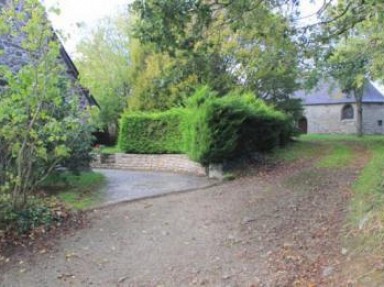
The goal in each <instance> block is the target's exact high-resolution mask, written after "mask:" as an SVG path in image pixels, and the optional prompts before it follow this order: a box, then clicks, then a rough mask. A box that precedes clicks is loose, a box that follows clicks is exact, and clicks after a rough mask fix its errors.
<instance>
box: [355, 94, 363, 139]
mask: <svg viewBox="0 0 384 287" xmlns="http://www.w3.org/2000/svg"><path fill="white" fill-rule="evenodd" d="M355 98H356V107H357V123H356V124H357V125H356V130H357V136H358V137H362V136H363V95H362V91H357V92H355Z"/></svg>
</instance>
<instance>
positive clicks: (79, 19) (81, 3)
mask: <svg viewBox="0 0 384 287" xmlns="http://www.w3.org/2000/svg"><path fill="white" fill-rule="evenodd" d="M130 1H131V0H42V2H43V3H44V5H45V6H46V7H47V8H48V9H49V8H50V7H58V8H59V9H60V14H59V15H55V14H53V13H49V15H50V19H51V21H52V23H53V26H54V28H55V29H56V30H58V31H61V32H62V34H63V36H64V45H65V47H66V49H67V51H68V52H69V54H71V55H76V46H77V44H78V43H79V41H80V40H81V39H82V38H83V37H85V36H86V35H87V33H89V32H90V31H91V30H92V28H94V27H95V26H96V25H97V23H98V21H99V20H101V19H102V18H104V17H107V16H113V15H114V14H116V13H117V12H119V11H122V10H123V9H127V6H128V3H129V2H130ZM313 2H314V3H313ZM322 2H323V1H321V0H315V1H310V0H302V1H301V11H302V12H301V13H302V15H301V17H302V18H304V19H303V21H305V22H311V21H313V19H315V16H314V14H315V13H316V11H318V9H319V8H320V7H321V5H322ZM310 15H312V17H309V18H308V16H310ZM79 24H81V25H82V27H81V28H80V27H79Z"/></svg>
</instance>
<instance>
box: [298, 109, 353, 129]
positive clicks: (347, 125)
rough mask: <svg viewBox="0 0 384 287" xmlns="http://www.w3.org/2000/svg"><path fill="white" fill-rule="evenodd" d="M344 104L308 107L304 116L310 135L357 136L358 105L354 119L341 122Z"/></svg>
mask: <svg viewBox="0 0 384 287" xmlns="http://www.w3.org/2000/svg"><path fill="white" fill-rule="evenodd" d="M343 106H344V105H343V104H340V105H339V104H336V105H313V106H306V107H305V111H304V115H305V117H306V118H307V122H308V133H310V134H312V133H314V134H332V133H335V134H355V133H356V105H352V106H353V109H354V115H355V117H354V119H352V120H341V110H342V108H343Z"/></svg>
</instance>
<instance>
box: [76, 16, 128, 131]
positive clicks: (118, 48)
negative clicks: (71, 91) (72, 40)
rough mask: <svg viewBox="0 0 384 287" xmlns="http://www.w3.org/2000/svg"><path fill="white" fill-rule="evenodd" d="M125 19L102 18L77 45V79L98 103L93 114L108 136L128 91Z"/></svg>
mask: <svg viewBox="0 0 384 287" xmlns="http://www.w3.org/2000/svg"><path fill="white" fill-rule="evenodd" d="M126 18H127V17H126V15H125V14H121V15H118V16H117V17H114V18H113V19H112V18H105V19H103V20H102V21H101V22H100V23H99V25H98V26H97V27H96V29H94V30H93V31H92V32H91V35H90V36H89V38H88V39H85V40H83V41H82V42H81V43H80V44H79V45H78V47H77V51H78V54H79V56H78V58H76V64H77V66H78V68H79V72H80V75H81V78H80V81H81V83H82V85H84V86H85V87H87V88H88V89H89V90H90V92H91V93H92V95H93V96H94V97H95V98H96V99H97V101H98V102H99V104H100V107H101V109H100V110H99V111H97V112H96V117H95V118H96V121H97V123H98V125H99V127H100V128H101V129H105V130H109V132H110V134H112V135H115V131H116V126H117V123H118V120H119V117H120V114H121V112H122V111H123V110H124V108H125V107H126V105H127V98H128V95H129V94H130V90H131V86H130V79H129V75H130V62H131V61H130V55H129V51H128V49H127V48H128V46H129V35H128V34H129V31H128V28H129V26H128V24H127V23H126Z"/></svg>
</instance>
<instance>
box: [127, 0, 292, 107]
mask: <svg viewBox="0 0 384 287" xmlns="http://www.w3.org/2000/svg"><path fill="white" fill-rule="evenodd" d="M283 2H285V1H213V2H212V1H182V2H180V1H167V0H147V1H139V0H137V1H134V2H133V4H132V5H131V10H132V12H133V13H135V14H136V15H138V17H139V21H136V22H135V23H134V25H133V36H134V37H135V38H137V39H138V40H139V41H140V43H141V44H142V45H145V46H147V47H150V48H151V51H150V52H149V53H153V54H155V55H164V54H165V55H167V56H169V59H170V60H168V61H167V62H168V63H170V62H171V61H174V62H176V64H175V69H176V70H177V73H175V74H177V75H180V74H183V75H190V77H193V78H194V79H195V80H196V84H197V85H201V84H207V85H209V86H210V87H212V88H213V89H214V90H216V91H218V92H219V94H222V95H223V94H225V93H227V92H228V91H230V90H233V89H240V90H251V91H253V92H255V93H256V94H258V95H259V96H260V97H262V98H265V99H269V100H271V101H278V100H281V99H283V100H285V99H287V96H288V95H289V94H290V93H292V92H293V91H294V90H295V89H297V83H296V78H297V76H298V68H297V67H298V60H297V59H298V58H297V56H298V51H297V47H296V45H295V43H294V41H293V38H292V29H291V27H290V25H289V22H288V21H287V20H286V19H285V18H284V17H283V16H282V15H280V14H278V13H275V12H273V9H274V7H276V5H282V3H283ZM293 2H295V3H296V2H297V1H293ZM255 19H257V21H255ZM175 69H173V70H175ZM152 75H153V74H152ZM160 78H161V81H163V80H164V75H162V76H161V77H160ZM165 78H167V77H165ZM169 79H170V81H169V82H172V79H173V80H174V79H175V77H174V75H171V77H170V78H169ZM176 83H178V81H177V80H176ZM174 84H175V82H173V83H172V84H171V86H173V85H174ZM153 87H154V89H153V90H155V91H157V92H159V93H161V90H159V89H158V88H157V86H153ZM189 94H191V93H190V92H189ZM154 98H155V99H156V98H158V97H154Z"/></svg>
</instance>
